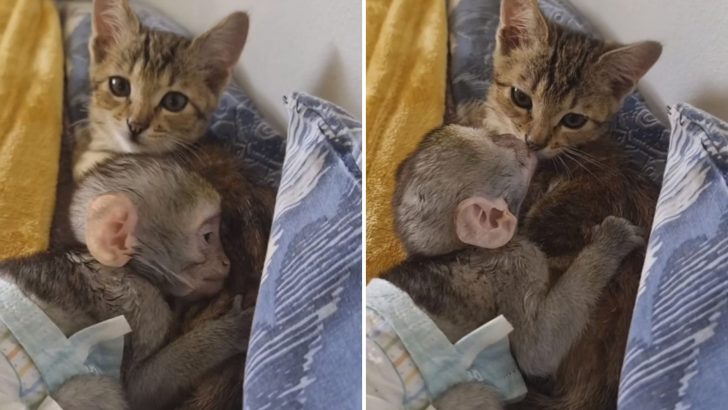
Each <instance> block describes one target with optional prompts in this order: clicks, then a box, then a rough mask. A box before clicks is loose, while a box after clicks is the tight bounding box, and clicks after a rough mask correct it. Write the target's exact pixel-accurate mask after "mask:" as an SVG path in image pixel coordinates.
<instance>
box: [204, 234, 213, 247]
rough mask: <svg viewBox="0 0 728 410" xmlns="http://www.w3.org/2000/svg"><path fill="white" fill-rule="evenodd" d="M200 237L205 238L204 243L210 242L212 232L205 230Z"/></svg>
mask: <svg viewBox="0 0 728 410" xmlns="http://www.w3.org/2000/svg"><path fill="white" fill-rule="evenodd" d="M202 239H204V240H205V243H206V244H210V241H211V240H212V232H207V233H205V234H202Z"/></svg>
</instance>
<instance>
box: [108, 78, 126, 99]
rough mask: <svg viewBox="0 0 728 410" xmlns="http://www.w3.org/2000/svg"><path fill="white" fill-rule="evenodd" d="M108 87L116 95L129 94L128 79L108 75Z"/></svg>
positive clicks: (123, 95) (124, 95)
mask: <svg viewBox="0 0 728 410" xmlns="http://www.w3.org/2000/svg"><path fill="white" fill-rule="evenodd" d="M109 89H111V93H112V94H114V95H115V96H117V97H128V96H129V94H131V85H130V84H129V80H127V79H126V78H124V77H119V76H113V77H109Z"/></svg>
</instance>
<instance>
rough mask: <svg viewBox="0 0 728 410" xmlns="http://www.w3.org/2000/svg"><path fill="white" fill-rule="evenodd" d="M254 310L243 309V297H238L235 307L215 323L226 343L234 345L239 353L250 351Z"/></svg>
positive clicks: (234, 303)
mask: <svg viewBox="0 0 728 410" xmlns="http://www.w3.org/2000/svg"><path fill="white" fill-rule="evenodd" d="M253 313H254V309H253V308H252V307H251V308H247V309H243V296H242V295H236V296H235V299H234V300H233V305H232V307H231V308H230V310H228V312H227V313H225V315H223V316H222V317H221V318H219V319H216V320H214V321H213V323H214V324H215V326H216V327H217V328H218V331H219V332H220V333H221V335H222V336H223V337H222V339H223V340H224V341H226V342H230V343H233V344H234V347H237V348H238V349H239V353H243V352H245V351H247V350H248V339H249V338H250V328H251V326H252V324H253Z"/></svg>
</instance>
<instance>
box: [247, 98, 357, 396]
mask: <svg viewBox="0 0 728 410" xmlns="http://www.w3.org/2000/svg"><path fill="white" fill-rule="evenodd" d="M287 105H288V109H289V123H288V124H289V126H288V129H289V132H288V142H287V147H288V149H287V151H286V156H285V160H284V162H283V172H282V176H281V184H280V188H279V191H278V197H277V199H276V207H275V214H274V218H273V227H272V230H271V240H270V243H269V246H268V254H267V258H266V263H265V269H264V272H263V278H262V283H261V287H260V291H259V296H258V305H257V308H256V312H255V318H254V322H253V335H252V337H251V340H250V345H249V347H248V359H247V363H246V370H245V372H246V374H245V393H244V396H243V397H244V400H245V402H244V408H245V409H262V408H270V409H290V408H295V409H359V408H360V407H361V386H362V379H361V329H362V322H361V317H362V313H361V312H362V305H361V281H362V279H361V275H362V270H361V265H362V263H361V262H362V260H361V246H362V242H361V238H362V214H361V125H360V124H359V123H358V122H357V121H355V120H354V119H353V118H351V116H349V115H348V114H346V113H345V112H344V111H343V110H341V109H340V108H338V107H336V106H333V105H331V104H329V103H326V102H324V101H322V100H319V99H317V98H314V97H311V96H308V95H305V94H293V95H292V96H290V97H289V98H287Z"/></svg>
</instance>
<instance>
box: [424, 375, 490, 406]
mask: <svg viewBox="0 0 728 410" xmlns="http://www.w3.org/2000/svg"><path fill="white" fill-rule="evenodd" d="M432 405H433V407H435V408H436V409H437V410H480V409H488V410H501V409H502V408H503V406H502V405H501V403H500V400H499V399H498V393H496V391H495V390H494V389H493V388H492V387H490V386H488V385H487V384H485V383H483V382H465V383H461V384H458V385H455V386H453V387H451V388H450V389H448V390H447V391H446V392H445V393H443V394H442V395H440V397H438V398H437V399H435V401H434V402H433V403H432Z"/></svg>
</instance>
